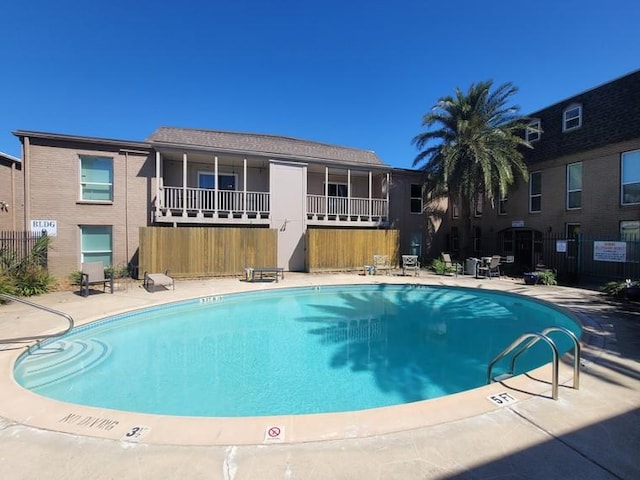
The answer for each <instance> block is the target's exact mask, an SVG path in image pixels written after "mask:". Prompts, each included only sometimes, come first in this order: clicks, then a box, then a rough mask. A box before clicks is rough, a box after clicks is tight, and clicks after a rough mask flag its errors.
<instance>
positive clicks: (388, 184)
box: [385, 172, 391, 222]
mask: <svg viewBox="0 0 640 480" xmlns="http://www.w3.org/2000/svg"><path fill="white" fill-rule="evenodd" d="M389 190H391V173H389V172H387V204H386V205H385V217H386V219H387V222H388V221H389Z"/></svg>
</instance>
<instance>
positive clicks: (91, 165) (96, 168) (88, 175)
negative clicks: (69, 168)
mask: <svg viewBox="0 0 640 480" xmlns="http://www.w3.org/2000/svg"><path fill="white" fill-rule="evenodd" d="M80 200H82V201H91V202H111V201H113V158H111V157H98V156H93V155H80Z"/></svg>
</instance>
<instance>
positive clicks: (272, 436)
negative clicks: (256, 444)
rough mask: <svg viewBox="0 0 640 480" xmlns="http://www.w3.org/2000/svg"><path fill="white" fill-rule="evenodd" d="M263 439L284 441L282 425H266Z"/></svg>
mask: <svg viewBox="0 0 640 480" xmlns="http://www.w3.org/2000/svg"><path fill="white" fill-rule="evenodd" d="M264 441H265V443H266V442H284V427H276V426H271V427H267V429H266V430H265V432H264Z"/></svg>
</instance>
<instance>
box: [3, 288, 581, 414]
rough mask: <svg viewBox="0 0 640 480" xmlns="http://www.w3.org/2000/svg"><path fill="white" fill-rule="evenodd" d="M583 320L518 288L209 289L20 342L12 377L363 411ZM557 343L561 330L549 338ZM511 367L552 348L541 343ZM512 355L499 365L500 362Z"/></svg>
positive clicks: (116, 399)
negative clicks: (531, 335)
mask: <svg viewBox="0 0 640 480" xmlns="http://www.w3.org/2000/svg"><path fill="white" fill-rule="evenodd" d="M552 325H553V326H562V327H565V328H568V329H570V330H571V331H573V332H574V333H575V334H576V335H577V336H579V335H580V326H579V325H578V324H577V323H576V322H575V321H574V320H573V319H572V318H571V317H569V316H568V315H566V314H564V313H563V312H562V311H560V310H559V309H556V308H554V307H552V306H549V305H547V304H543V303H541V302H537V301H535V300H533V299H527V298H523V297H520V296H515V295H510V294H505V293H500V292H488V291H479V290H476V289H474V290H470V289H462V288H448V287H432V286H417V285H357V286H333V287H321V288H320V287H313V288H296V289H278V290H271V291H268V292H260V293H250V294H246V293H245V294H231V295H224V296H215V297H207V298H202V299H195V300H190V301H185V302H179V303H174V304H170V305H164V306H159V307H154V308H151V309H144V310H140V311H137V312H133V313H128V314H124V315H119V316H116V317H112V318H107V319H104V320H101V321H99V322H95V323H92V324H90V325H86V326H83V327H79V328H76V329H75V330H74V331H73V332H72V333H71V334H68V335H67V336H65V337H64V338H62V339H57V340H55V341H50V342H47V343H44V344H43V345H42V347H41V348H39V349H32V350H31V351H30V352H27V353H25V354H23V355H22V356H21V357H20V359H19V360H18V362H17V363H16V366H15V371H14V374H15V378H16V380H17V381H18V382H19V383H20V384H21V385H22V386H24V387H25V388H28V389H30V390H32V391H34V392H36V393H38V394H41V395H44V396H47V397H51V398H55V399H58V400H62V401H66V402H71V403H78V404H85V405H91V406H96V407H106V408H112V409H118V410H129V411H137V412H144V413H155V414H166V415H184V416H219V417H223V416H228V417H234V416H254V415H255V416H260V415H287V414H308V413H320V412H338V411H348V410H361V409H367V408H374V407H380V406H387V405H395V404H400V403H407V402H415V401H419V400H424V399H429V398H435V397H439V396H442V395H447V394H451V393H455V392H459V391H463V390H468V389H472V388H475V387H478V386H481V385H484V384H485V383H486V374H487V365H488V363H489V362H490V361H491V360H492V359H493V358H494V357H495V356H496V355H497V354H498V353H499V352H500V351H501V350H502V349H504V348H505V347H506V346H507V345H509V344H510V343H511V342H513V341H514V340H515V339H516V338H517V337H518V336H519V335H520V334H522V333H524V332H539V331H541V330H542V329H544V328H545V327H548V326H552ZM554 340H557V341H556V343H557V344H558V347H559V349H560V350H561V351H567V350H568V349H569V348H570V347H571V343H570V342H569V341H568V340H566V339H564V338H558V339H556V338H554ZM539 343H540V345H536V346H535V347H534V348H532V349H530V351H527V353H526V354H524V355H522V356H521V358H520V359H519V361H518V367H519V371H526V370H530V369H532V368H534V367H537V366H540V365H542V364H545V363H547V362H549V361H550V353H549V350H548V347H547V346H546V345H542V344H543V343H544V342H539ZM507 367H508V365H507V364H506V363H505V364H504V365H501V364H499V365H497V367H496V368H495V369H494V372H495V373H496V374H498V373H500V372H501V371H504V370H505V369H506V368H507Z"/></svg>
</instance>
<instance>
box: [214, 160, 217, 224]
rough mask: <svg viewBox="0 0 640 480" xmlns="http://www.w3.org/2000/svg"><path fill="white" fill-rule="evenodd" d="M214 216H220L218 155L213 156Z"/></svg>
mask: <svg viewBox="0 0 640 480" xmlns="http://www.w3.org/2000/svg"><path fill="white" fill-rule="evenodd" d="M213 218H218V156H217V155H216V156H215V157H213Z"/></svg>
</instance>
